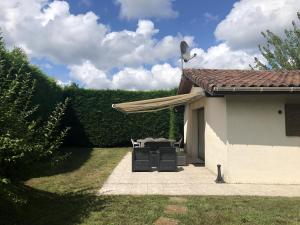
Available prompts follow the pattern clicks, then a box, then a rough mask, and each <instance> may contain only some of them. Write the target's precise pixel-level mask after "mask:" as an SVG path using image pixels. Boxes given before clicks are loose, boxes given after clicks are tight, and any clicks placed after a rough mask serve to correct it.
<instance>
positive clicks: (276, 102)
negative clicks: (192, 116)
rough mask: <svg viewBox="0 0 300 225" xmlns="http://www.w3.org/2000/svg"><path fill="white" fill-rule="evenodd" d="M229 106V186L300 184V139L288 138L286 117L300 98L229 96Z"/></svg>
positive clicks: (227, 99)
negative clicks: (286, 108)
mask: <svg viewBox="0 0 300 225" xmlns="http://www.w3.org/2000/svg"><path fill="white" fill-rule="evenodd" d="M226 103H227V104H226V105H227V138H228V158H227V160H228V163H227V165H228V167H227V170H226V173H227V174H226V175H225V177H226V179H227V182H231V183H267V184H273V183H278V184H287V183H288V184H300V137H287V136H286V134H285V113H284V105H285V104H286V103H298V104H299V103H300V97H297V96H274V95H261V96H227V97H226ZM278 110H281V111H282V114H279V113H278Z"/></svg>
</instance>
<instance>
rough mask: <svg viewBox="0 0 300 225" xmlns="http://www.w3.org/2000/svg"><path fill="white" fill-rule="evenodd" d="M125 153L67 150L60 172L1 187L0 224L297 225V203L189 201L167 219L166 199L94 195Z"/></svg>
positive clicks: (246, 199) (292, 200)
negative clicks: (162, 223) (163, 223)
mask: <svg viewBox="0 0 300 225" xmlns="http://www.w3.org/2000/svg"><path fill="white" fill-rule="evenodd" d="M128 150H129V149H127V148H114V149H102V148H95V149H72V151H73V154H72V156H71V157H70V159H69V160H68V161H67V162H66V163H65V165H64V166H63V168H58V169H56V170H51V171H39V173H40V174H43V176H41V177H37V178H32V179H30V180H28V181H26V182H25V186H24V185H19V186H16V185H4V184H0V224H5V225H9V224H18V225H19V224H26V225H27V224H28V225H35V224H41V225H47V224H49V225H73V224H89V225H92V224H93V225H94V224H97V225H98V224H100V225H102V224H103V225H104V224H105V225H110V224H111V225H117V224H119V225H126V224H128V225H135V224H136V225H143V224H153V222H154V221H155V220H156V219H157V218H159V217H160V216H168V217H171V218H175V219H177V220H179V221H180V222H181V223H180V224H186V225H191V224H205V225H209V224H251V225H252V224H263V225H265V224H266V225H267V224H270V225H271V224H272V225H273V224H278V225H279V224H280V225H281V224H300V198H263V197H201V196H199V197H194V196H191V197H188V198H187V202H186V203H185V206H187V208H188V211H187V213H186V214H182V215H180V214H175V215H171V216H170V215H166V214H165V213H164V208H165V207H166V206H167V205H168V204H170V202H169V197H166V196H137V197H133V196H95V192H96V191H97V190H98V189H99V188H100V187H101V185H102V184H103V183H104V181H105V179H106V178H107V177H108V175H109V174H110V172H111V171H112V169H113V168H114V167H115V166H116V164H117V163H118V162H119V160H120V159H121V158H122V157H123V156H124V155H125V154H126V152H128ZM5 193H6V194H5ZM8 194H9V196H10V197H9V200H8V199H7V197H5V196H7V195H8ZM11 199H15V200H14V201H11ZM16 202H18V203H16Z"/></svg>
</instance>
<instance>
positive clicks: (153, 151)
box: [144, 141, 158, 167]
mask: <svg viewBox="0 0 300 225" xmlns="http://www.w3.org/2000/svg"><path fill="white" fill-rule="evenodd" d="M157 144H158V143H157V142H155V141H149V142H145V143H144V146H145V147H147V148H149V149H150V160H151V166H152V167H158V151H157V149H158V145H157Z"/></svg>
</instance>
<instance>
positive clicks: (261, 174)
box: [178, 69, 300, 184]
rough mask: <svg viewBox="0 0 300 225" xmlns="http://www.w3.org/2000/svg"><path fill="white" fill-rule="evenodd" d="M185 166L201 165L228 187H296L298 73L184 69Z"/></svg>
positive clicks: (299, 162) (299, 168)
mask: <svg viewBox="0 0 300 225" xmlns="http://www.w3.org/2000/svg"><path fill="white" fill-rule="evenodd" d="M195 92H202V93H203V94H202V97H199V98H197V99H196V100H194V101H191V102H188V103H186V104H185V110H184V137H185V138H184V142H185V149H186V152H187V155H188V159H189V162H190V163H199V162H203V163H204V164H205V166H206V167H207V168H208V169H209V170H211V171H213V172H214V173H217V164H220V165H221V168H222V175H223V177H224V180H225V181H226V182H227V183H261V184H300V71H282V72H275V71H254V70H210V69H185V70H184V71H183V75H182V79H181V82H180V85H179V89H178V94H179V95H181V94H187V93H195Z"/></svg>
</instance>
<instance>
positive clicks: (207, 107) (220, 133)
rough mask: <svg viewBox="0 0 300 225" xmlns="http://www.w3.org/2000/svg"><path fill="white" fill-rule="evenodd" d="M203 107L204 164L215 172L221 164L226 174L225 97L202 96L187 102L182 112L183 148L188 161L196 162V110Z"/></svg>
mask: <svg viewBox="0 0 300 225" xmlns="http://www.w3.org/2000/svg"><path fill="white" fill-rule="evenodd" d="M199 108H204V117H205V166H206V167H207V168H208V169H210V170H211V171H212V172H214V173H217V164H221V165H222V173H224V174H226V172H225V171H226V164H227V163H226V162H227V150H226V148H227V147H226V145H227V137H226V136H227V129H226V100H225V98H207V97H203V98H201V99H199V100H197V101H194V102H192V103H191V104H188V105H187V106H186V107H185V113H184V118H185V119H184V124H185V125H184V131H185V135H184V136H185V148H186V151H187V153H188V158H189V162H190V163H195V162H197V160H196V159H197V157H198V152H197V150H198V149H197V148H198V136H197V135H198V131H197V126H198V120H197V110H198V109H199Z"/></svg>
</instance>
